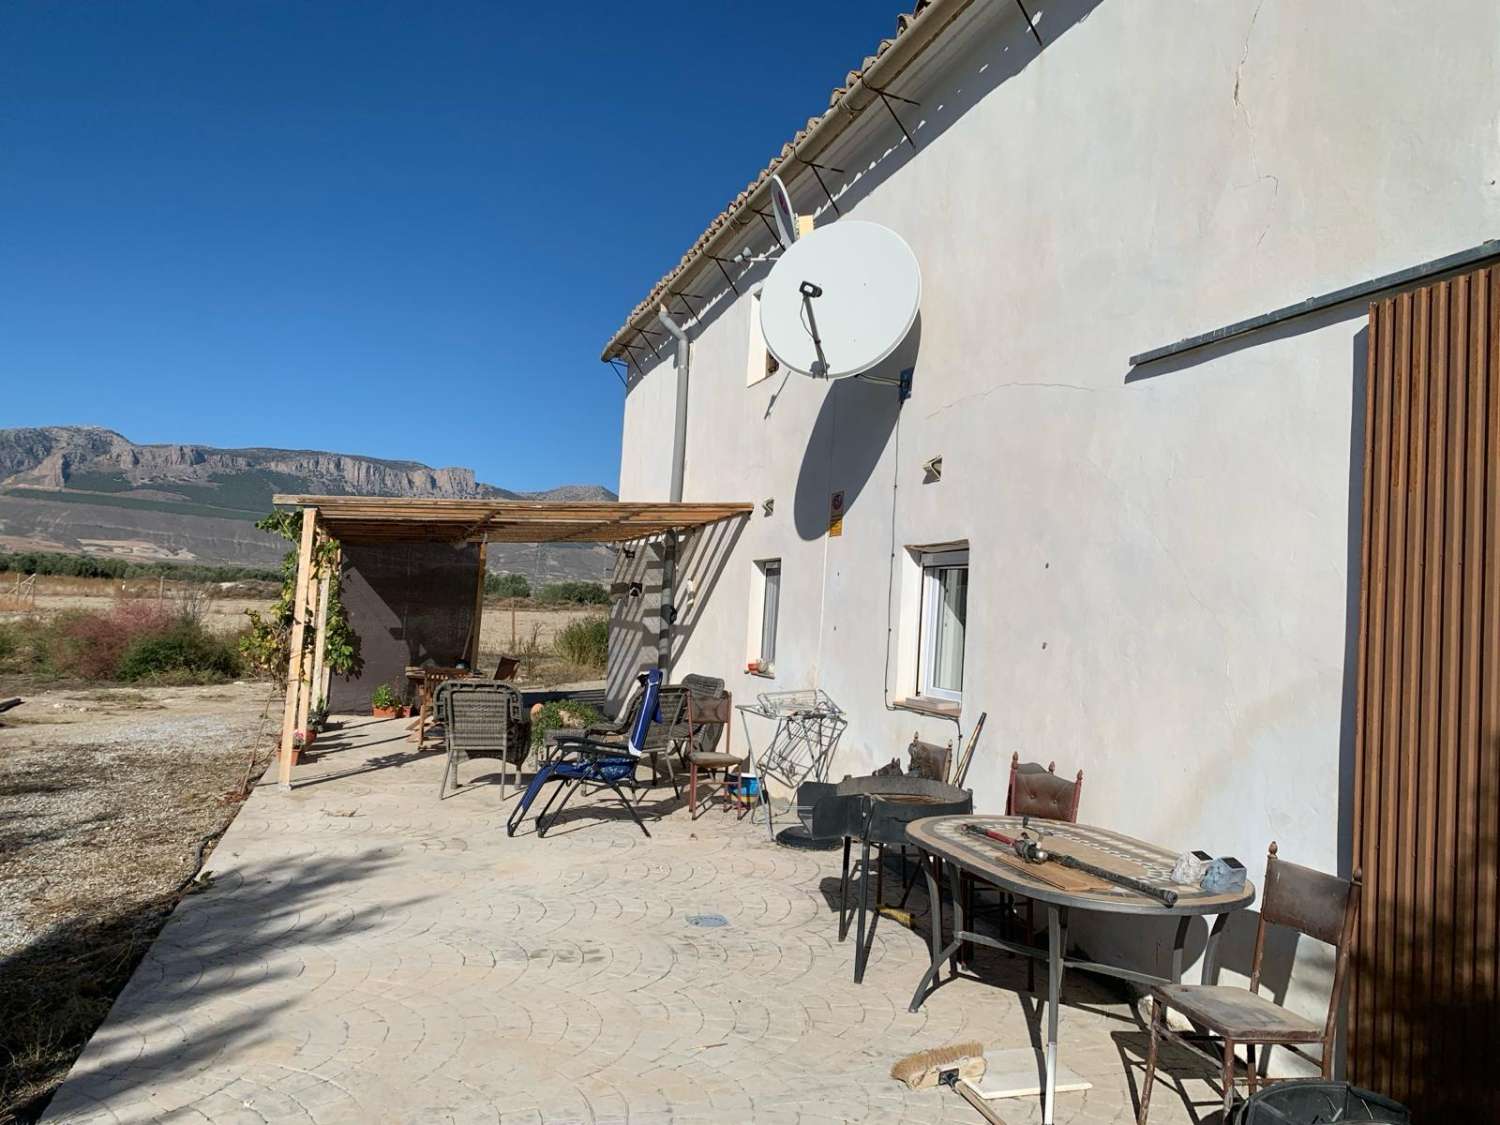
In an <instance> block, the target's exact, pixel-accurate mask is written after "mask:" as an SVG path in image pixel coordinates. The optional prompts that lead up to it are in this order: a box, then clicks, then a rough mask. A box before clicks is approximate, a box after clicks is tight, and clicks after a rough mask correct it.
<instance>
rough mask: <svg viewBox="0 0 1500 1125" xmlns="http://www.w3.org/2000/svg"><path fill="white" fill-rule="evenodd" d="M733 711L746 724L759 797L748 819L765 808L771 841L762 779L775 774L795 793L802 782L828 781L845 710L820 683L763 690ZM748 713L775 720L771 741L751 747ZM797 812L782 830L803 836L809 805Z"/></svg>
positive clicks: (771, 828) (769, 812)
mask: <svg viewBox="0 0 1500 1125" xmlns="http://www.w3.org/2000/svg"><path fill="white" fill-rule="evenodd" d="M735 710H736V711H738V712H739V713H740V722H741V723H742V724H743V726H744V728H745V744H746V745H747V746H748V747H749V749H750V763H749V764H750V771H751V773H752V774H754V776H755V778H756V784H757V786H758V788H759V796H760V800H759V802H758V805H757V807H756V809H755V811H754V812H753V813H752V819H753V818H754V817H755V816H758V815H759V813H760V810H761V809H764V810H765V814H766V834H767V836H769V837H770V839H771V840H772V841H773V842H775V841H776V839H777V835H776V826H775V824H774V816H773V813H772V809H771V796H770V793H769V792H768V791H767V787H766V780H767V779H768V778H770V779H774V780H776V781H778V782H780V783H781V784H783V785H785V786H786V787H787V788H788V789H790V790H791V791H792V792H793V793H795V792H796V791H797V787H798V786H800V785H801V784H802V783H803V782H804V781H809V780H811V781H826V780H828V766H829V763H830V762H832V761H833V753H834V750H835V749H837V747H838V743H839V739H840V738H841V737H843V734H844V728H845V727H847V726H848V725H849V721H848V720H847V719H846V718H844V711H843V709H842V708H841V707H839V705H838V704H837V703H835V702H834V701H833V700H832V699H830V698H829V697H828V693H827V692H825V691H823V690H821V689H819V688H811V689H807V690H803V691H765V692H761V693H760V694H759V695H758V696H756V697H755V702H754V703H740V704H737V705H736V706H735ZM751 715H755V716H757V717H759V718H762V719H767V720H769V721H771V722H772V723H774V724H775V727H774V730H773V733H772V735H771V740H770V742H769V743H767V744H766V746H765V748H764V749H763V750H761V751H759V752H757V751H756V749H755V737H754V735H753V733H752V732H751V730H750V716H751ZM794 800H795V798H794ZM783 811H785V810H783ZM796 812H797V815H798V821H799V823H798V824H797V825H796V826H794V827H792V828H788V829H786V830H785V832H783V835H786V834H787V833H799V834H801V836H803V837H805V836H806V834H807V830H806V828H804V827H803V823H804V822H805V821H806V819H807V817H808V816H811V810H807V815H806V816H804V815H803V810H802V809H797V810H796ZM793 842H794V843H801V842H804V840H803V839H801V838H799V839H798V840H796V841H793Z"/></svg>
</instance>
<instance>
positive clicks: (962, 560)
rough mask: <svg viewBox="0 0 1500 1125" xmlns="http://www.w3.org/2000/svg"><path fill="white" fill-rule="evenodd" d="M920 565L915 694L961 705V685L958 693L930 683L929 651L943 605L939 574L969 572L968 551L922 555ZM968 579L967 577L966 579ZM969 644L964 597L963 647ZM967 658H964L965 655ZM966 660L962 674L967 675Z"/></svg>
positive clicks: (931, 552)
mask: <svg viewBox="0 0 1500 1125" xmlns="http://www.w3.org/2000/svg"><path fill="white" fill-rule="evenodd" d="M917 561H918V562H919V563H920V565H921V571H922V574H921V583H922V585H921V589H922V612H921V616H920V618H919V620H920V623H921V627H920V629H919V631H918V635H917V675H918V679H917V685H918V686H917V691H918V694H920V695H922V696H925V697H926V698H928V699H941V700H945V701H947V702H950V703H962V702H963V698H964V693H963V686H962V683H960V685H959V689H958V690H957V691H954V690H953V689H952V688H944V687H939V686H938V685H937V684H935V683H933V682H932V665H933V660H932V649H933V644H934V642H935V640H936V638H937V630H938V620H939V618H938V614H939V612H940V607H941V604H942V594H941V580H940V579H939V577H938V571H940V570H951V569H957V568H960V567H961V568H962V569H964V570H965V571H967V570H968V569H969V551H968V548H966V547H965V548H963V549H960V550H950V551H924V552H923V553H922V554H921V556H920V557H919V558H918V560H917ZM966 579H967V576H966ZM968 640H969V607H968V599H967V595H966V596H965V601H964V647H965V649H967V647H968ZM965 655H966V657H967V654H965ZM967 663H968V661H967V659H965V671H967Z"/></svg>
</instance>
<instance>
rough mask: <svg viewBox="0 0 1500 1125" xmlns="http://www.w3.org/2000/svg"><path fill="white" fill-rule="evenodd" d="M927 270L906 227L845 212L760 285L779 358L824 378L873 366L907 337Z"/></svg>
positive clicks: (764, 330)
mask: <svg viewBox="0 0 1500 1125" xmlns="http://www.w3.org/2000/svg"><path fill="white" fill-rule="evenodd" d="M921 301H922V273H921V270H920V269H919V268H918V266H917V259H916V256H915V255H914V254H913V253H912V252H911V247H909V246H908V245H907V244H906V243H905V242H904V241H903V240H902V238H901V236H900V235H899V234H897V233H896V232H895V231H893V230H891V229H890V228H888V227H883V226H881V225H880V224H878V223H865V222H857V221H855V220H851V219H840V220H839V221H838V222H835V223H830V224H829V225H828V226H826V227H819V228H818V229H817V230H815V231H813V232H812V233H811V234H809V235H808V236H807V237H806V238H804V239H802V240H801V241H800V242H798V243H797V244H796V245H794V246H790V247H788V249H787V251H786V253H784V254H783V255H782V256H781V257H780V258H778V259H777V261H776V264H775V265H774V266H772V267H771V273H770V275H769V276H768V277H767V278H766V280H765V284H764V285H762V286H761V293H760V329H761V334H762V335H763V336H764V337H765V341H766V348H767V350H769V351H770V353H771V354H772V355H773V356H775V357H776V359H777V360H778V361H780V362H781V363H783V364H785V365H786V366H787V367H790V368H791V369H792V370H793V371H800V372H802V373H803V374H804V375H811V376H813V377H814V378H818V379H844V378H847V377H848V376H850V375H858V374H860V373H861V372H864V371H869V370H870V369H871V368H872V367H875V366H876V365H877V364H879V363H880V362H881V361H882V360H884V359H885V358H886V357H888V356H889V355H890V354H891V353H892V352H894V351H895V350H896V348H897V347H898V346H899V345H900V343H901V341H902V340H904V339H906V334H907V333H908V332H910V331H911V326H912V324H913V323H915V322H916V319H917V307H918V306H919V305H920V304H921Z"/></svg>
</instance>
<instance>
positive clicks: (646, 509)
mask: <svg viewBox="0 0 1500 1125" xmlns="http://www.w3.org/2000/svg"><path fill="white" fill-rule="evenodd" d="M274 499H275V503H276V504H278V505H294V506H298V507H316V508H317V509H318V510H319V511H320V512H322V513H323V524H324V526H325V527H326V528H327V529H328V531H329V533H330V534H331V535H332V536H333V537H334V538H335V539H338V540H339V541H340V542H344V543H459V542H472V541H487V542H490V543H562V542H580V543H624V542H630V541H632V540H637V539H645V538H648V537H650V536H653V535H661V534H663V533H665V532H668V531H688V530H691V529H693V528H697V527H703V526H705V525H706V524H710V523H715V522H717V521H719V520H726V519H733V518H735V517H742V516H746V515H748V514H749V513H750V511H751V510H752V506H751V505H750V504H748V503H738V504H720V503H697V502H682V503H633V502H620V501H608V502H604V501H534V500H531V501H528V500H418V499H410V498H406V497H390V496H276V497H275V498H274Z"/></svg>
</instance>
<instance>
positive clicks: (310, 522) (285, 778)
mask: <svg viewBox="0 0 1500 1125" xmlns="http://www.w3.org/2000/svg"><path fill="white" fill-rule="evenodd" d="M317 533H318V509H317V508H312V507H307V508H303V509H302V540H301V543H300V544H299V545H298V548H297V588H296V592H295V593H294V594H293V595H292V637H291V655H290V656H289V658H288V659H287V673H286V706H285V707H284V708H283V710H282V713H281V763H280V770H279V778H278V779H279V781H280V783H281V787H282V788H283V789H290V788H291V786H292V751H293V749H294V744H293V739H294V738H295V737H296V731H297V719H298V716H299V714H301V715H304V716H305V715H306V714H307V712H306V710H304V709H302V697H303V695H304V694H305V693H306V690H307V687H310V686H311V685H304V672H305V671H306V669H305V667H304V666H305V665H306V663H307V662H306V661H305V660H304V659H303V653H302V648H303V643H304V641H305V639H306V637H307V617H308V604H307V603H308V597H307V593H308V587H309V585H310V584H311V581H312V557H313V543H314V541H315V540H316V537H317Z"/></svg>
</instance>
